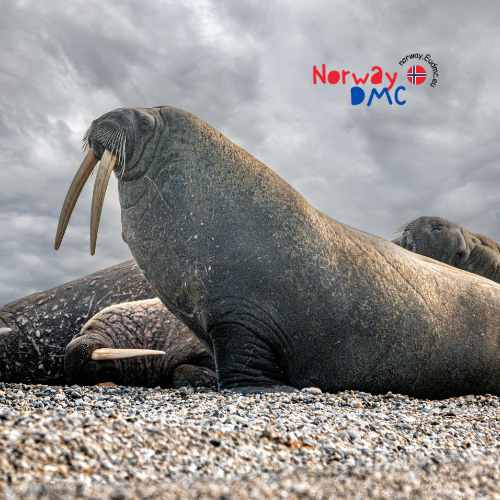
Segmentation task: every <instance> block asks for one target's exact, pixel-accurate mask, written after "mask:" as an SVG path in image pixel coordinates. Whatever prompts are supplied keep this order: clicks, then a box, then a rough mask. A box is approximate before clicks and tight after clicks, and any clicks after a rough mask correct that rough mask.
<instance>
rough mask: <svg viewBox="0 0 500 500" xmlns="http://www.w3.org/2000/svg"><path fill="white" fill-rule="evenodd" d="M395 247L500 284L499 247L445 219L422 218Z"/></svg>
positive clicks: (414, 222) (408, 226) (409, 225)
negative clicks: (398, 246)
mask: <svg viewBox="0 0 500 500" xmlns="http://www.w3.org/2000/svg"><path fill="white" fill-rule="evenodd" d="M394 243H397V244H398V245H401V246H402V247H403V248H406V249H407V250H411V251H412V252H416V253H418V254H420V255H425V256H427V257H431V258H433V259H436V260H439V261H441V262H445V263H446V264H449V265H450V266H455V267H458V268H459V269H463V270H464V271H469V272H471V273H475V274H479V275H481V276H484V277H485V278H489V279H490V280H493V281H496V282H497V283H500V245H498V243H497V242H496V241H493V240H492V239H491V238H488V237H487V236H483V235H482V234H478V233H473V232H471V231H468V230H467V229H465V228H464V227H462V226H460V225H458V224H455V223H454V222H450V221H448V220H446V219H443V218H442V217H419V218H418V219H415V220H414V221H412V222H410V223H408V224H407V225H406V226H405V227H404V229H403V231H402V233H401V236H400V237H399V238H397V239H396V240H394Z"/></svg>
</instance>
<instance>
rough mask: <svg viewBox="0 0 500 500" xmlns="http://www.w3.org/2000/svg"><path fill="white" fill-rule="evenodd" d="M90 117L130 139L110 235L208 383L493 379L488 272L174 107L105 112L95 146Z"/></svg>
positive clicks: (412, 386)
mask: <svg viewBox="0 0 500 500" xmlns="http://www.w3.org/2000/svg"><path fill="white" fill-rule="evenodd" d="M101 122H102V123H106V126H107V127H114V126H116V127H117V128H122V129H123V130H124V131H125V133H126V134H127V147H128V148H130V151H131V152H130V154H127V158H128V159H127V161H126V164H125V169H123V168H119V167H117V168H116V169H115V174H116V175H117V177H118V188H119V195H120V204H121V215H122V230H123V236H124V239H125V241H126V242H127V244H128V246H129V248H130V250H131V251H132V254H133V256H134V258H135V259H136V261H137V263H138V265H139V266H140V268H141V269H142V270H143V272H144V274H145V276H146V279H147V280H148V281H149V282H150V283H151V284H153V285H154V287H155V289H156V290H157V291H158V294H159V297H160V298H161V300H162V301H163V303H164V304H165V305H166V306H167V307H168V308H169V309H170V310H171V311H172V312H174V314H176V315H177V316H178V317H179V318H180V319H182V320H183V321H184V322H185V323H186V324H187V325H188V326H190V327H191V329H192V330H193V331H194V332H195V333H196V334H197V335H198V336H199V337H200V338H201V339H203V340H206V341H207V342H208V344H209V345H210V346H211V349H213V353H214V357H215V364H216V367H217V378H218V386H219V388H220V389H231V390H235V391H240V392H253V391H273V390H283V389H284V388H292V387H293V388H302V387H307V386H317V387H320V388H321V389H323V390H325V391H332V392H335V391H340V390H345V389H357V390H362V391H367V392H372V393H383V392H387V391H393V392H399V393H406V394H410V395H414V396H420V397H447V396H452V395H457V394H466V393H494V394H500V286H498V285H497V284H496V283H493V282H491V281H490V280H487V279H484V278H481V277H477V276H475V275H472V274H470V273H465V272H463V271H460V270H457V269H454V268H451V267H449V266H446V265H444V264H441V263H439V262H436V261H434V260H432V259H427V258H425V257H423V256H420V255H416V254H414V253H412V252H409V251H407V250H405V249H403V248H401V247H399V246H397V245H394V244H393V243H391V242H388V241H385V240H383V239H381V238H378V237H375V236H372V235H370V234H367V233H364V232H362V231H358V230H356V229H354V228H351V227H348V226H345V225H343V224H340V223H338V222H336V221H335V220H333V219H331V218H330V217H328V216H326V215H324V214H323V213H321V212H319V211H318V210H316V209H314V208H313V207H311V206H310V205H309V204H308V203H307V201H306V200H305V199H304V198H303V197H302V196H301V195H300V194H299V193H298V192H296V191H295V190H294V189H293V188H292V187H291V186H289V185H288V184H287V183H286V182H285V181H284V180H283V179H281V178H280V177H279V176H278V175H277V174H276V173H275V172H274V171H272V170H271V169H270V168H268V167H267V166H266V165H264V164H262V163H261V162H259V161H258V160H257V159H255V158H254V157H253V156H252V155H250V154H249V153H247V152H246V151H245V150H243V149H242V148H240V147H238V146H236V145H235V144H233V143H232V142H231V141H229V140H228V139H227V138H226V137H224V136H223V135H222V134H220V133H219V132H218V131H216V130H215V129H213V128H212V127H210V126H209V125H207V124H206V123H204V122H203V121H201V120H200V119H198V118H197V117H195V116H193V115H191V114H189V113H186V112H184V111H182V110H178V109H175V108H172V107H161V108H149V109H126V110H124V109H120V110H116V111H113V112H110V113H107V114H106V115H104V116H103V117H101V118H99V119H97V120H95V121H94V122H93V124H92V127H91V129H90V131H89V138H90V143H91V145H94V146H95V152H96V155H97V156H98V157H100V154H102V153H101V152H102V149H103V148H100V147H99V145H98V144H99V127H100V124H101ZM139 136H140V137H141V140H140V141H139V142H138V143H137V144H135V143H134V137H139ZM92 147H93V146H92ZM100 151H101V152H100ZM305 168H307V166H305ZM342 168H343V167H342Z"/></svg>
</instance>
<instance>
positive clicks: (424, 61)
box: [399, 52, 439, 88]
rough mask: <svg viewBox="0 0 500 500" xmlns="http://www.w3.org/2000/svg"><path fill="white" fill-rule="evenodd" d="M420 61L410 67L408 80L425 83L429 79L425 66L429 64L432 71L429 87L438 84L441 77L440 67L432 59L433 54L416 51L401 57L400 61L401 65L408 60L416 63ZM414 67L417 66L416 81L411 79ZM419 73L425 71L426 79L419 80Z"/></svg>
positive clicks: (419, 83)
mask: <svg viewBox="0 0 500 500" xmlns="http://www.w3.org/2000/svg"><path fill="white" fill-rule="evenodd" d="M417 61H418V63H419V64H415V65H414V66H411V67H410V68H408V71H407V73H406V74H407V75H408V81H409V82H410V83H413V84H414V85H421V84H422V83H424V82H425V81H426V79H427V71H426V69H425V66H427V67H428V68H429V69H430V71H431V72H432V78H431V79H430V83H429V87H432V88H435V87H436V86H437V84H438V79H439V68H438V65H437V62H436V61H434V60H433V59H432V56H431V55H430V54H425V56H424V54H423V53H422V54H421V53H419V52H416V53H415V54H408V55H406V56H404V57H402V58H401V60H400V61H399V65H400V66H404V65H405V64H407V63H408V62H412V63H416V62H417ZM413 68H415V73H417V75H415V77H414V78H415V81H413V80H410V73H411V72H412V71H413ZM419 73H424V75H423V76H424V79H423V80H421V81H418V74H419Z"/></svg>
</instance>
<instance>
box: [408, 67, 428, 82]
mask: <svg viewBox="0 0 500 500" xmlns="http://www.w3.org/2000/svg"><path fill="white" fill-rule="evenodd" d="M406 75H407V77H408V81H409V82H410V83H413V85H422V83H424V82H425V79H426V78H427V72H426V71H425V68H424V67H423V66H420V65H417V66H411V67H410V69H408V71H407V72H406Z"/></svg>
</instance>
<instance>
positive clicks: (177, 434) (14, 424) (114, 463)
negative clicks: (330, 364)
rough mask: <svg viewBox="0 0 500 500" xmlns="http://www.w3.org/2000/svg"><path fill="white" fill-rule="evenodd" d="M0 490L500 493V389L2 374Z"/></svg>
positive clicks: (152, 494) (32, 494)
mask: <svg viewBox="0 0 500 500" xmlns="http://www.w3.org/2000/svg"><path fill="white" fill-rule="evenodd" d="M0 494H1V495H2V497H3V498H7V499H18V498H23V499H24V498H28V499H32V498H33V499H34V498H37V499H39V498H51V499H52V498H54V499H67V498H96V499H103V498H104V499H108V498H109V499H114V500H118V499H128V498H151V499H153V498H269V497H277V498H332V497H335V498H367V497H370V498H393V499H394V498H426V499H427V498H450V499H456V498H500V398H498V397H494V396H474V397H473V396H467V397H462V398H454V399H448V400H444V401H427V400H417V399H411V398H408V397H405V396H400V395H392V394H387V395H384V396H372V395H369V394H365V393H359V392H344V393H339V394H325V393H321V391H320V390H318V389H305V390H303V391H301V392H297V393H292V394H268V395H253V396H240V395H235V394H229V393H216V392H211V391H193V390H192V389H180V390H177V391H174V390H165V389H144V388H132V387H121V386H98V387H77V386H72V387H53V386H42V385H21V384H4V383H0Z"/></svg>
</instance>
